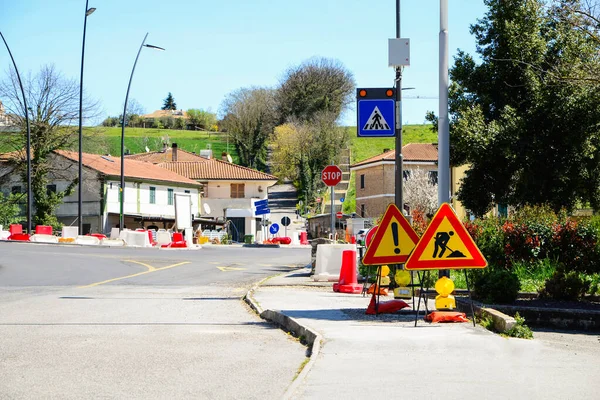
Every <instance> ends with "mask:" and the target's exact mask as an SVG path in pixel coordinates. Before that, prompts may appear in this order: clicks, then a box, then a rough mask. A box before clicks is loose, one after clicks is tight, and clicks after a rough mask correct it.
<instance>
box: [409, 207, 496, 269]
mask: <svg viewBox="0 0 600 400" xmlns="http://www.w3.org/2000/svg"><path fill="white" fill-rule="evenodd" d="M486 266H487V261H486V260H485V258H484V257H483V254H481V251H480V250H479V248H477V245H476V244H475V242H474V241H473V239H472V238H471V236H470V235H469V232H467V229H466V228H465V227H464V225H463V224H462V223H461V222H460V220H459V219H458V217H457V216H456V214H455V213H454V210H452V207H450V205H448V204H447V203H444V204H442V205H441V206H440V208H439V210H438V211H437V213H436V214H435V215H434V217H433V218H432V220H431V222H430V223H429V226H428V227H427V229H426V230H425V233H423V236H422V237H421V239H420V240H419V243H417V245H416V247H415V249H414V250H413V252H412V254H411V255H410V257H409V258H408V261H407V262H406V265H405V269H407V270H430V269H463V268H485V267H486Z"/></svg>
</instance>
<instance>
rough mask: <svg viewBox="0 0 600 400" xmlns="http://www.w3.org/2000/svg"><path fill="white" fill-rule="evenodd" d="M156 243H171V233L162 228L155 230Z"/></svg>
mask: <svg viewBox="0 0 600 400" xmlns="http://www.w3.org/2000/svg"><path fill="white" fill-rule="evenodd" d="M156 243H158V246H162V245H163V244H169V243H171V234H170V233H169V232H167V231H166V230H164V229H159V230H158V232H156Z"/></svg>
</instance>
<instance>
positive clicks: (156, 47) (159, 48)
mask: <svg viewBox="0 0 600 400" xmlns="http://www.w3.org/2000/svg"><path fill="white" fill-rule="evenodd" d="M144 46H146V47H149V48H151V49H156V50H161V51H165V49H163V48H162V47H158V46H154V45H153V44H145V45H144Z"/></svg>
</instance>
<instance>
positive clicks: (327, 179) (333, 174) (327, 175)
mask: <svg viewBox="0 0 600 400" xmlns="http://www.w3.org/2000/svg"><path fill="white" fill-rule="evenodd" d="M321 180H322V181H323V183H324V184H326V185H327V186H335V185H337V184H338V183H340V181H341V180H342V170H341V169H340V167H338V166H337V165H328V166H326V167H325V169H323V172H321Z"/></svg>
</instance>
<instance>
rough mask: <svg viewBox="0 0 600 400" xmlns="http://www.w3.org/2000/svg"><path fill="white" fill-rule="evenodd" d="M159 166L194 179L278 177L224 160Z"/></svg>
mask: <svg viewBox="0 0 600 400" xmlns="http://www.w3.org/2000/svg"><path fill="white" fill-rule="evenodd" d="M158 165H159V166H161V167H163V168H166V169H168V170H171V171H173V172H177V173H178V174H180V175H183V176H186V177H188V178H190V179H195V180H243V181H277V180H278V178H277V177H276V176H273V175H269V174H266V173H264V172H260V171H257V170H255V169H252V168H247V167H242V166H241V165H236V164H231V163H228V162H225V161H221V160H216V159H214V158H212V159H206V158H202V161H193V162H190V161H177V162H164V163H160V164H158Z"/></svg>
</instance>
